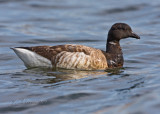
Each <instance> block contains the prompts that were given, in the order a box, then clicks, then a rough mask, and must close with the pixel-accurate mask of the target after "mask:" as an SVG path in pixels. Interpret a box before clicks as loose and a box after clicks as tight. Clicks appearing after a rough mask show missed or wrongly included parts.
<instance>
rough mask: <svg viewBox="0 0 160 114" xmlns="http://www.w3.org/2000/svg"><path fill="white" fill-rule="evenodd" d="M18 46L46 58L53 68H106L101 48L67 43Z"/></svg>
mask: <svg viewBox="0 0 160 114" xmlns="http://www.w3.org/2000/svg"><path fill="white" fill-rule="evenodd" d="M20 48H23V49H27V50H30V51H32V52H35V53H37V54H39V55H41V56H43V57H45V58H47V59H48V60H50V61H51V63H52V67H54V68H64V69H80V70H104V69H107V68H108V64H107V61H106V57H105V55H104V54H103V52H102V51H101V50H99V49H95V48H91V47H87V46H83V45H74V44H68V45H57V46H36V47H20Z"/></svg>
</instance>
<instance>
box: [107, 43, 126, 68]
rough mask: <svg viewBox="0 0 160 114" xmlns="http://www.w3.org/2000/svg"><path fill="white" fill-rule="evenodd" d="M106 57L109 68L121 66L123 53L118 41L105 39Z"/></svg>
mask: <svg viewBox="0 0 160 114" xmlns="http://www.w3.org/2000/svg"><path fill="white" fill-rule="evenodd" d="M106 59H107V62H108V67H109V68H114V67H122V66H123V61H124V60H123V53H122V49H121V46H120V43H119V41H107V45H106Z"/></svg>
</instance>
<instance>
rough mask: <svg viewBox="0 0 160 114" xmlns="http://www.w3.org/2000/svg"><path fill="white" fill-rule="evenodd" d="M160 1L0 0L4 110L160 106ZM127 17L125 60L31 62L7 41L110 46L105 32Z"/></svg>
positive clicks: (135, 112)
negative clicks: (116, 65) (113, 63)
mask: <svg viewBox="0 0 160 114" xmlns="http://www.w3.org/2000/svg"><path fill="white" fill-rule="evenodd" d="M159 12H160V1H158V0H152V1H150V0H141V1H140V0H134V1H133V0H127V1H124V0H119V1H113V0H107V1H106V0H101V1H97V0H92V1H90V0H81V1H79V0H70V1H69V0H68V1H66V0H45V1H44V0H0V113H3V114H5V113H12V114H13V113H16V114H18V113H19V114H22V113H23V114H27V113H37V114H40V113H42V114H44V113H47V114H52V113H56V114H57V113H62V114H63V113H95V114H100V113H109V114H110V113H113V114H117V113H121V114H128V113H130V114H147V113H148V114H150V113H154V114H156V113H157V114H158V113H159V111H160V89H159V87H160V83H159V82H160V76H159V74H160V71H159V69H160V45H159V44H160V32H159V30H160V19H159V18H160V13H159ZM116 22H125V23H128V24H129V25H130V26H131V27H132V28H133V30H134V31H135V32H136V33H137V34H139V35H140V36H141V39H140V40H136V39H126V40H122V41H121V46H122V48H123V53H124V58H125V63H124V68H122V69H115V70H109V71H73V70H57V71H53V70H50V69H26V68H25V67H24V65H23V63H22V61H21V60H20V59H19V58H18V57H17V56H16V55H15V53H14V52H13V51H12V50H11V49H10V47H16V46H36V45H58V44H72V43H73V44H82V45H87V46H91V47H94V48H99V49H103V50H105V42H106V37H107V32H108V30H109V28H110V27H111V25H112V24H114V23H116Z"/></svg>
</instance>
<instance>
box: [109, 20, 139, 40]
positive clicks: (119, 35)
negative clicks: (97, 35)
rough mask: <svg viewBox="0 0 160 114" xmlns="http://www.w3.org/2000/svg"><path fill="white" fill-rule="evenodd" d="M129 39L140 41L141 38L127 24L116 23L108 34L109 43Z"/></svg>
mask: <svg viewBox="0 0 160 114" xmlns="http://www.w3.org/2000/svg"><path fill="white" fill-rule="evenodd" d="M128 37H132V38H136V39H140V37H139V36H138V35H137V34H136V33H134V32H133V31H132V29H131V27H130V26H129V25H127V24H125V23H115V24H114V25H112V27H111V29H110V30H109V32H108V40H107V41H108V42H110V41H119V40H121V39H124V38H128Z"/></svg>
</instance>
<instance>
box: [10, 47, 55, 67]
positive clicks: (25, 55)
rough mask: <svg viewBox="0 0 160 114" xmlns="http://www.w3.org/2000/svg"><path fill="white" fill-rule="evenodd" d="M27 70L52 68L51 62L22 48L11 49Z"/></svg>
mask: <svg viewBox="0 0 160 114" xmlns="http://www.w3.org/2000/svg"><path fill="white" fill-rule="evenodd" d="M12 49H13V50H14V52H15V53H16V54H17V56H18V57H19V58H20V59H21V60H22V61H23V62H24V64H25V66H26V67H27V68H31V67H52V64H51V61H50V60H48V59H47V58H44V57H42V56H40V55H38V54H36V53H35V52H32V51H30V50H27V49H23V48H12Z"/></svg>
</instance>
